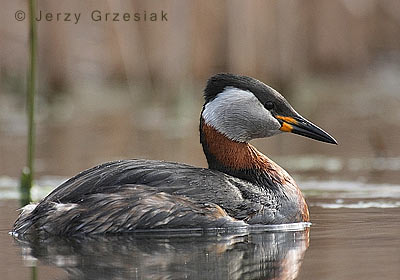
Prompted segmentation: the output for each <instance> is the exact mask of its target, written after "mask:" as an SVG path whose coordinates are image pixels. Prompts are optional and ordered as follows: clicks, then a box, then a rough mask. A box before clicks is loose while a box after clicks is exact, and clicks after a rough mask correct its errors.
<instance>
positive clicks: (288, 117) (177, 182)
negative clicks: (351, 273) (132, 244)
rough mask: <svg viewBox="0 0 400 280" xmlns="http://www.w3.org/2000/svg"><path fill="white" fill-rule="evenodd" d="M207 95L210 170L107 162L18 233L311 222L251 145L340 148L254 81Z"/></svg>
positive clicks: (24, 218) (210, 87) (285, 180)
mask: <svg viewBox="0 0 400 280" xmlns="http://www.w3.org/2000/svg"><path fill="white" fill-rule="evenodd" d="M204 97H205V104H204V106H203V110H202V112H201V117H200V142H201V144H202V145H203V150H204V153H205V155H206V158H207V162H208V166H209V168H197V167H193V166H189V165H185V164H180V163H172V162H164V161H154V160H136V159H134V160H121V161H114V162H108V163H104V164H101V165H99V166H96V167H93V168H91V169H88V170H86V171H83V172H81V173H80V174H78V175H76V176H75V177H73V178H71V179H69V180H68V181H66V182H64V183H63V184H61V185H60V186H59V187H57V188H56V189H55V190H53V191H52V192H51V193H50V194H49V195H48V196H47V197H45V198H44V199H43V200H41V201H40V202H39V203H38V204H30V205H28V206H25V207H24V208H23V211H22V213H21V215H20V216H19V218H18V219H17V221H16V222H15V224H14V228H13V231H14V232H15V233H18V234H29V233H35V232H36V233H40V234H43V233H47V234H55V235H77V234H99V233H101V234H104V233H113V234H116V233H125V232H133V231H135V230H146V229H182V228H225V227H236V226H246V225H251V224H264V225H267V224H285V223H296V222H308V221H309V213H308V207H307V204H306V202H305V200H304V197H303V195H302V193H301V191H300V189H299V188H298V187H297V185H296V183H295V181H294V180H293V179H292V177H290V175H289V174H288V173H287V172H286V171H285V170H283V169H282V168H281V167H279V166H278V165H277V164H276V163H274V162H273V161H272V160H270V159H269V158H268V157H266V156H265V155H263V154H262V153H261V152H259V151H258V150H257V149H256V148H254V147H253V146H252V145H250V144H249V141H250V140H252V139H255V138H264V137H269V136H272V135H275V134H278V133H281V132H292V133H296V134H300V135H303V136H306V137H309V138H313V139H316V140H319V141H323V142H327V143H332V144H337V143H336V140H335V139H334V138H332V137H331V136H330V135H329V134H327V133H326V132H324V131H323V130H322V129H320V128H318V127H317V126H315V125H314V124H312V123H311V122H309V121H308V120H306V119H304V118H303V117H302V116H300V115H299V114H298V113H297V112H296V111H295V110H294V109H293V108H292V107H291V106H290V104H289V103H288V102H287V101H286V100H285V98H283V96H281V95H280V94H279V93H278V92H277V91H276V90H274V89H272V88H271V87H269V86H267V85H265V84H264V83H262V82H260V81H258V80H256V79H253V78H250V77H246V76H239V75H233V74H217V75H215V76H213V77H211V78H210V79H209V80H208V83H207V86H206V88H205V90H204Z"/></svg>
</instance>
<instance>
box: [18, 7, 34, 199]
mask: <svg viewBox="0 0 400 280" xmlns="http://www.w3.org/2000/svg"><path fill="white" fill-rule="evenodd" d="M28 2H29V69H28V84H27V86H28V87H27V113H28V114H27V115H28V147H27V166H26V167H25V168H24V169H23V170H22V175H21V204H23V205H25V204H28V203H29V202H31V188H32V182H33V174H34V163H33V161H34V156H35V114H34V113H35V87H36V83H35V82H36V45H37V34H36V21H35V14H36V3H35V0H29V1H28Z"/></svg>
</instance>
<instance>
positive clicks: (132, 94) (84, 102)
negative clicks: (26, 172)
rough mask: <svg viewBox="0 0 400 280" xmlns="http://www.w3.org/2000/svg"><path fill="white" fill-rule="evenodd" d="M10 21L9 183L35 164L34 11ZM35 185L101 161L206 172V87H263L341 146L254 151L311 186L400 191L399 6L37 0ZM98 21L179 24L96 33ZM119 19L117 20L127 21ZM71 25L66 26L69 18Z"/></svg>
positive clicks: (279, 143) (6, 48)
mask: <svg viewBox="0 0 400 280" xmlns="http://www.w3.org/2000/svg"><path fill="white" fill-rule="evenodd" d="M1 7H2V9H1V10H0V23H1V24H0V81H1V84H0V176H11V177H17V176H19V174H20V170H21V168H22V167H23V166H24V164H25V150H26V147H25V146H26V144H25V143H26V119H25V111H24V106H25V97H24V96H25V93H26V89H25V88H26V79H27V77H26V72H27V62H28V29H27V27H28V22H27V20H25V21H17V20H16V19H15V13H16V11H18V10H22V11H25V12H26V13H27V11H28V8H27V4H26V1H22V0H16V1H5V0H2V5H1ZM40 10H41V11H42V12H43V13H45V12H51V13H57V12H61V13H64V12H71V13H81V18H80V20H79V22H78V23H77V24H74V23H73V22H63V21H60V22H56V21H54V20H53V21H51V22H45V21H41V22H38V44H39V46H38V61H37V62H38V63H37V66H38V87H37V88H38V95H37V138H36V140H37V141H36V147H37V155H36V166H37V177H40V176H44V175H61V176H71V175H73V174H74V173H75V172H78V171H79V170H82V169H85V168H88V167H90V166H92V165H94V164H97V163H100V162H102V161H107V160H113V159H119V158H153V159H163V160H170V161H180V162H185V163H189V164H193V165H199V166H205V165H206V162H205V159H204V157H203V155H202V149H201V146H200V144H199V140H198V118H199V112H200V110H201V105H202V93H201V92H202V89H203V87H204V85H205V81H206V79H207V78H208V77H209V76H210V75H212V74H214V73H217V72H233V73H239V74H245V75H250V76H253V77H256V78H258V79H260V80H262V81H264V82H265V83H267V84H269V85H271V86H273V87H275V88H276V89H277V90H279V91H280V92H281V93H282V94H283V95H284V96H285V97H286V98H287V99H288V100H289V101H290V102H291V104H292V105H293V106H294V108H295V109H296V110H297V111H298V112H299V113H301V114H302V115H303V116H305V117H307V118H308V119H310V120H312V121H313V122H314V123H316V124H317V125H319V126H321V127H323V128H324V129H326V130H327V131H328V132H330V133H331V134H332V135H333V136H335V137H336V138H337V140H338V142H339V144H340V145H339V146H332V145H327V144H322V143H318V142H314V141H312V140H309V139H304V138H302V137H299V136H294V135H280V136H277V137H273V138H271V139H267V140H265V139H263V140H257V141H255V145H256V146H257V147H258V148H259V149H260V150H261V151H263V152H264V153H266V154H267V155H270V156H271V157H272V158H273V159H274V160H276V161H278V163H280V164H282V165H283V166H284V167H286V168H287V169H288V171H289V172H291V173H295V174H298V176H305V177H307V178H318V179H326V178H329V177H330V176H334V177H337V178H340V179H344V180H372V181H384V182H399V180H400V175H399V174H400V146H399V143H400V132H399V131H400V110H399V108H400V2H399V1H398V0H379V1H378V0H335V1H329V0H320V1H317V0H304V1H300V0H298V1H287V0H284V1H204V0H203V1H200V0H199V1H184V0H182V1H153V0H152V1H77V0H73V1H54V0H52V1H50V0H47V1H44V0H39V1H38V12H39V11H40ZM93 10H100V11H101V12H102V14H103V16H104V14H105V13H106V12H119V13H121V14H122V13H125V12H126V13H130V14H134V13H136V12H139V13H141V14H142V15H143V13H144V11H146V12H147V14H149V13H152V12H156V13H158V15H159V16H160V15H161V10H163V11H164V12H165V13H167V19H168V21H161V18H160V19H159V20H158V21H156V22H151V21H141V22H135V21H133V20H131V21H129V22H124V21H120V22H112V21H107V22H106V21H105V20H104V19H103V20H102V21H100V22H94V21H92V20H91V18H90V13H91V12H92V11H93ZM121 17H122V15H121V16H120V19H121ZM61 19H64V18H63V17H62V18H61Z"/></svg>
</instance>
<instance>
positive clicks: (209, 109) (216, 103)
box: [202, 87, 257, 128]
mask: <svg viewBox="0 0 400 280" xmlns="http://www.w3.org/2000/svg"><path fill="white" fill-rule="evenodd" d="M252 98H256V97H255V96H254V94H252V93H251V92H249V91H244V90H241V89H238V88H235V87H226V88H225V90H224V91H223V92H221V93H219V94H218V95H217V97H216V98H215V99H214V100H213V101H211V102H208V103H207V104H206V106H205V108H204V111H203V114H202V116H203V119H204V121H205V122H206V123H207V124H209V125H211V126H213V127H214V128H216V127H215V126H214V125H217V123H218V119H220V118H221V115H223V114H224V111H228V110H230V109H232V108H231V107H232V105H233V104H235V103H238V102H239V103H243V102H245V100H248V99H252ZM256 99H257V98H256ZM225 113H227V112H225Z"/></svg>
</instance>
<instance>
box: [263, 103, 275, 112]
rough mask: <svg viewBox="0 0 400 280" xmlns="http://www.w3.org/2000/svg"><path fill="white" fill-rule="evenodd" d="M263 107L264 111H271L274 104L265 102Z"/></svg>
mask: <svg viewBox="0 0 400 280" xmlns="http://www.w3.org/2000/svg"><path fill="white" fill-rule="evenodd" d="M264 107H265V109H267V110H272V109H274V107H275V104H274V103H272V102H271V101H268V102H265V104H264Z"/></svg>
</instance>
